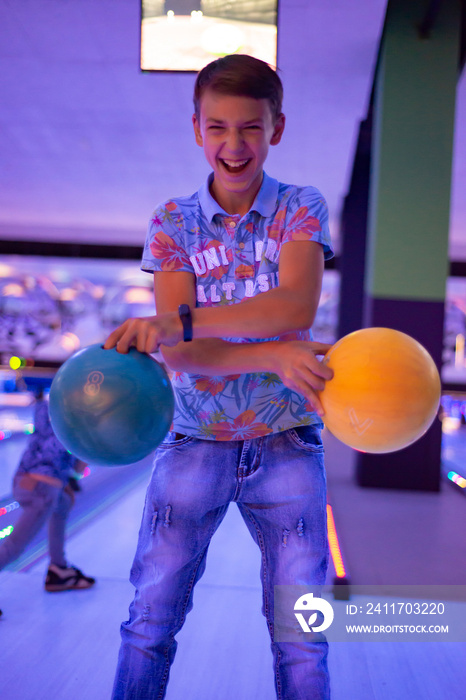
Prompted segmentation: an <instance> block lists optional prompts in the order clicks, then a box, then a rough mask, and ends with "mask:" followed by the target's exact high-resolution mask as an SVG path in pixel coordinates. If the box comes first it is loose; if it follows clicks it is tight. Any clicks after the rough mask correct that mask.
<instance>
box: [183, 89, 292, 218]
mask: <svg viewBox="0 0 466 700" xmlns="http://www.w3.org/2000/svg"><path fill="white" fill-rule="evenodd" d="M193 125H194V133H195V136H196V143H197V144H198V146H202V147H203V149H204V153H205V156H206V158H207V161H208V163H209V164H210V165H211V167H212V168H213V171H214V182H213V185H212V193H213V195H214V197H215V198H216V199H217V201H218V203H219V204H220V205H221V206H223V208H224V209H226V211H229V210H228V208H227V207H226V206H225V204H227V205H231V204H235V205H237V206H238V205H239V210H238V211H237V212H232V211H229V213H244V212H243V211H241V209H243V210H245V211H247V210H248V209H249V207H250V206H251V204H252V202H253V201H254V198H255V196H256V194H257V192H258V191H259V188H260V186H261V182H262V167H263V165H264V161H265V159H266V158H267V153H268V151H269V146H270V145H273V146H274V145H276V144H277V143H279V141H280V139H281V137H282V133H283V129H284V127H285V117H284V115H283V114H281V115H280V116H279V117H278V119H277V120H276V121H275V122H274V120H273V118H272V111H271V108H270V104H269V102H268V100H265V99H260V100H256V99H254V98H252V97H238V96H236V95H222V94H221V93H218V92H215V91H214V90H206V91H205V93H204V94H203V96H202V98H201V101H200V114H199V118H198V117H196V115H193Z"/></svg>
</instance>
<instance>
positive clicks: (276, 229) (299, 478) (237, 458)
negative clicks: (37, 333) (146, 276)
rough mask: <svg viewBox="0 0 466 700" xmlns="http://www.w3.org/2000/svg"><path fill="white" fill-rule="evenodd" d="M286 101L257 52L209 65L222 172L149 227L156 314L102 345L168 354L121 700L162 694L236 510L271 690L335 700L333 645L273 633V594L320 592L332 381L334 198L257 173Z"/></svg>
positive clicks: (118, 690)
mask: <svg viewBox="0 0 466 700" xmlns="http://www.w3.org/2000/svg"><path fill="white" fill-rule="evenodd" d="M282 95H283V89H282V85H281V81H280V79H279V77H278V75H277V73H276V72H275V71H273V70H272V69H271V68H270V67H269V66H268V65H267V64H265V63H263V62H262V61H259V60H257V59H254V58H252V57H250V56H243V55H233V56H226V57H224V58H221V59H218V60H216V61H214V62H213V63H211V64H209V65H208V66H206V67H205V68H204V69H203V70H202V71H201V72H200V73H199V75H198V76H197V80H196V84H195V90H194V107H195V113H194V115H193V126H194V133H195V138H196V142H197V144H198V145H199V146H201V147H202V148H203V149H204V153H205V156H206V158H207V161H208V163H209V164H210V166H211V167H212V170H213V172H212V173H211V175H210V176H209V178H208V181H207V183H206V184H205V185H203V186H202V187H201V188H200V190H199V191H198V192H197V193H196V194H194V195H193V196H191V197H181V198H177V199H175V200H170V201H168V202H166V203H165V204H163V205H161V206H159V207H158V208H157V209H156V211H155V213H154V216H153V218H152V221H151V223H150V226H149V232H148V237H147V241H146V245H145V250H144V256H143V264H142V268H143V269H144V270H146V271H148V272H153V273H154V291H155V299H156V305H157V311H158V315H157V316H154V317H150V318H146V319H130V320H128V321H126V322H125V323H124V324H123V325H122V326H120V328H118V329H117V330H116V331H114V332H113V333H112V334H111V335H110V336H109V338H108V339H107V341H106V343H105V347H106V348H110V347H115V346H116V347H117V349H118V351H120V352H127V351H128V348H129V346H130V345H132V344H133V345H136V346H137V348H138V349H139V350H140V351H143V352H149V353H151V352H154V351H155V350H156V349H157V348H158V347H159V346H160V347H161V351H162V354H163V357H164V359H165V361H166V363H167V365H168V366H169V367H170V368H171V369H173V370H175V375H174V379H173V387H174V391H175V397H176V409H175V417H174V422H173V426H172V432H169V434H168V435H167V437H166V439H165V441H164V443H163V444H162V445H161V446H160V448H159V449H158V451H157V455H156V461H155V467H154V473H155V476H154V478H153V479H152V481H151V483H150V485H149V488H148V493H147V499H146V505H145V509H144V515H143V521H142V525H141V531H140V535H139V544H138V549H137V553H136V558H135V561H134V565H133V568H132V572H131V581H132V583H133V584H134V586H135V587H136V590H137V592H136V597H135V599H134V601H133V603H132V605H131V608H130V620H129V621H128V622H126V623H124V624H123V625H122V646H121V651H120V658H119V665H118V669H117V675H116V679H115V687H114V699H115V700H117V699H118V700H122V699H123V698H125V699H126V700H128V699H129V698H133V699H135V698H138V699H142V698H154V699H155V698H160V699H161V698H163V697H164V695H165V690H166V684H167V680H168V674H169V669H170V665H171V663H172V662H173V659H174V655H175V651H176V645H177V643H176V641H175V640H174V635H175V634H176V633H177V632H178V631H179V630H180V628H181V627H182V625H183V622H184V619H185V616H186V614H187V612H189V610H190V608H191V606H192V594H193V587H194V585H195V583H196V582H197V581H198V580H199V578H200V577H201V576H202V573H203V571H204V568H205V561H206V554H207V548H208V545H209V542H210V539H211V537H212V535H213V534H214V532H215V530H216V529H217V528H218V526H219V525H220V523H221V521H222V519H223V517H224V515H225V513H226V510H227V508H228V505H229V503H230V502H231V501H236V502H237V504H238V507H239V509H240V512H241V514H242V516H243V518H244V520H245V522H246V525H247V526H248V529H249V530H250V532H251V534H252V537H253V538H254V540H255V541H256V542H257V544H258V546H259V547H260V550H261V555H262V567H261V577H262V585H263V613H264V615H265V617H266V619H267V624H268V628H269V632H270V635H271V638H272V651H273V657H274V673H275V686H276V692H277V698H279V700H294V699H295V698H306V700H312V699H314V698H315V699H317V698H318V699H319V700H326V699H327V698H329V681H328V672H327V651H328V650H327V644H326V643H325V642H320V643H311V642H306V643H302V642H301V641H299V642H297V643H296V644H294V643H289V642H287V643H284V644H283V643H279V642H276V641H274V640H273V602H274V586H275V585H285V586H287V585H297V584H299V585H323V584H324V583H325V577H326V570H327V563H328V547H327V539H326V492H325V472H324V465H323V448H322V442H321V439H320V432H321V428H322V423H321V419H320V417H319V416H320V415H322V406H321V404H320V402H319V399H318V396H317V393H316V392H318V391H320V390H321V389H323V387H324V382H325V380H327V379H330V378H331V376H332V373H331V370H329V368H328V367H326V366H325V365H323V364H322V363H321V362H319V361H318V360H317V359H316V355H321V354H323V353H325V352H326V351H327V349H328V347H329V346H327V345H324V344H321V343H315V342H311V338H310V333H309V330H308V329H309V328H310V326H311V325H312V322H313V320H314V316H315V313H316V309H317V306H318V301H319V296H320V291H321V282H322V274H323V267H324V258H325V257H330V256H331V255H332V252H331V247H330V240H329V235H328V228H327V217H328V215H327V208H326V204H325V201H324V199H323V198H322V196H321V194H320V193H319V192H318V190H316V189H315V188H313V187H294V186H290V185H284V184H281V183H278V182H277V181H276V180H274V179H272V178H270V177H268V176H267V175H266V174H265V173H264V171H263V164H264V162H265V159H266V157H267V153H268V149H269V146H270V145H276V144H278V143H279V142H280V139H281V137H282V134H283V130H284V126H285V117H284V115H283V114H282V112H281V103H282ZM183 341H184V342H183ZM190 341H192V342H190Z"/></svg>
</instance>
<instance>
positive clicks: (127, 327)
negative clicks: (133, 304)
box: [103, 318, 160, 354]
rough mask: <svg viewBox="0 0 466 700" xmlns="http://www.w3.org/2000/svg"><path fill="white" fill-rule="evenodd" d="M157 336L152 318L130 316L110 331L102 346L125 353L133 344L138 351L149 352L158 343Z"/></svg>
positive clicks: (157, 345) (155, 347)
mask: <svg viewBox="0 0 466 700" xmlns="http://www.w3.org/2000/svg"><path fill="white" fill-rule="evenodd" d="M158 336H159V332H158V329H157V327H156V326H155V325H154V323H153V319H144V318H131V319H128V320H127V321H125V322H124V323H122V325H121V326H119V327H118V328H117V329H116V330H114V331H113V332H112V333H110V335H109V336H108V338H107V340H106V341H105V343H104V346H103V347H104V349H105V350H110V349H111V348H116V350H117V352H121V353H122V354H126V353H127V352H128V351H129V349H130V347H131V346H135V347H136V348H137V349H138V350H139V352H146V353H148V354H150V353H151V352H155V351H156V350H157V349H158V347H159V345H160V343H159V337H158Z"/></svg>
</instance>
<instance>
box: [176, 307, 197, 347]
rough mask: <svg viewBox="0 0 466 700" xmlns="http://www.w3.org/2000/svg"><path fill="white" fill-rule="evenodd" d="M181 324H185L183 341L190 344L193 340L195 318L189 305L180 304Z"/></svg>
mask: <svg viewBox="0 0 466 700" xmlns="http://www.w3.org/2000/svg"><path fill="white" fill-rule="evenodd" d="M178 313H179V315H180V319H181V323H182V324H183V340H184V342H185V343H188V342H189V341H190V340H192V339H193V318H192V316H191V309H190V308H189V306H188V305H187V304H180V305H179V307H178Z"/></svg>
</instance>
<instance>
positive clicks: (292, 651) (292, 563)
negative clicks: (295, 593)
mask: <svg viewBox="0 0 466 700" xmlns="http://www.w3.org/2000/svg"><path fill="white" fill-rule="evenodd" d="M320 433H321V426H316V425H310V426H300V427H298V428H293V429H291V430H287V431H284V432H281V433H274V434H272V435H268V436H266V437H259V438H255V439H251V440H244V441H235V442H215V441H210V440H198V439H197V438H193V437H180V436H177V434H175V433H169V434H168V436H167V438H166V439H165V442H164V443H162V445H161V446H160V447H159V448H158V450H157V453H156V459H155V465H154V471H153V474H152V479H151V482H150V484H149V487H148V490H147V495H146V503H145V507H144V513H143V518H142V524H141V529H140V533H139V542H138V546H137V551H136V556H135V559H134V563H133V567H132V569H131V577H130V578H131V582H132V584H133V585H134V586H135V588H136V595H135V598H134V600H133V602H132V603H131V606H130V618H129V620H128V621H127V622H124V623H123V624H122V626H121V637H122V644H121V648H120V655H119V660H118V667H117V673H116V678H115V685H114V691H113V699H114V700H130V699H131V700H146V699H147V700H149V699H150V700H162V698H163V697H164V696H165V691H166V686H167V682H168V676H169V671H170V666H171V664H172V662H173V660H174V657H175V652H176V647H177V642H176V640H175V635H176V633H177V632H178V631H179V630H180V629H181V627H182V626H183V623H184V621H185V618H186V615H187V613H188V612H189V610H190V609H191V607H192V597H193V588H194V585H195V584H196V582H197V581H198V580H199V579H200V578H201V576H202V574H203V572H204V569H205V564H206V556H207V550H208V547H209V543H210V540H211V537H212V535H213V534H214V533H215V531H216V530H217V528H218V526H219V525H220V523H221V522H222V520H223V517H224V516H225V513H226V511H227V508H228V505H229V503H230V502H231V501H235V502H236V503H237V505H238V508H239V510H240V512H241V515H242V517H243V519H244V521H245V523H246V525H247V527H248V529H249V531H250V533H251V535H252V537H253V538H254V540H255V542H256V543H257V544H258V546H259V548H260V551H261V555H262V565H261V581H262V588H263V605H262V612H263V614H264V616H265V618H266V621H267V625H268V629H269V633H270V637H271V640H272V642H271V648H272V654H273V668H274V678H275V688H276V694H277V698H278V700H298V699H303V700H304V699H305V700H328V698H329V697H330V690H329V676H328V669H327V654H328V645H327V642H326V641H321V642H311V641H309V642H304V643H303V642H302V641H301V640H299V642H297V643H294V642H286V643H279V642H275V641H274V639H273V628H274V620H273V618H274V586H276V585H282V586H283V585H304V586H307V585H313V586H319V585H323V584H325V578H326V572H327V565H328V543H327V527H326V479H325V470H324V458H323V446H322V442H321V437H320ZM233 662H234V661H232V663H233ZM188 690H189V689H187V691H186V692H187V697H188V695H189V693H188ZM239 700H243V698H240V699H239ZM247 700H248V699H247Z"/></svg>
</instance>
